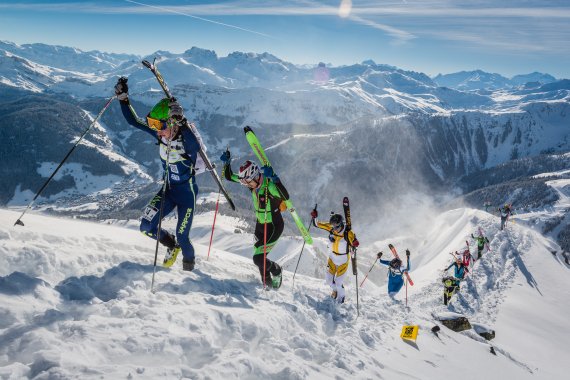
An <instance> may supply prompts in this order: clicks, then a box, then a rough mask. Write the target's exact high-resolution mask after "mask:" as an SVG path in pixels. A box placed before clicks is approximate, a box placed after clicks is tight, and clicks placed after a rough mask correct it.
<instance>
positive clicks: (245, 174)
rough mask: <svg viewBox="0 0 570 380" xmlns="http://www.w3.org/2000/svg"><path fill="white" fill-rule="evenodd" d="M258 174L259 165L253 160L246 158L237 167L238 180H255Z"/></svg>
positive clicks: (259, 172)
mask: <svg viewBox="0 0 570 380" xmlns="http://www.w3.org/2000/svg"><path fill="white" fill-rule="evenodd" d="M260 174H261V171H260V170H259V166H258V165H257V164H256V163H255V162H253V161H250V160H247V161H245V162H244V163H243V164H242V165H241V166H240V167H239V174H238V177H239V179H240V181H253V180H257V179H258V178H259V176H260Z"/></svg>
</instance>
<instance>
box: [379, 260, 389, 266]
mask: <svg viewBox="0 0 570 380" xmlns="http://www.w3.org/2000/svg"><path fill="white" fill-rule="evenodd" d="M380 264H382V265H385V266H387V267H389V266H390V261H388V260H382V259H380Z"/></svg>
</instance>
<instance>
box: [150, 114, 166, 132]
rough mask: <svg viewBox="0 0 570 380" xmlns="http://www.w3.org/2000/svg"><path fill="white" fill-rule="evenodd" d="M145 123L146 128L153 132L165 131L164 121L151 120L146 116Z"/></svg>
mask: <svg viewBox="0 0 570 380" xmlns="http://www.w3.org/2000/svg"><path fill="white" fill-rule="evenodd" d="M146 122H147V124H148V127H149V128H150V129H152V130H154V131H162V130H163V129H166V122H165V121H161V120H158V119H153V118H152V117H149V116H147V117H146Z"/></svg>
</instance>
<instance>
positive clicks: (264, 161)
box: [243, 126, 313, 244]
mask: <svg viewBox="0 0 570 380" xmlns="http://www.w3.org/2000/svg"><path fill="white" fill-rule="evenodd" d="M243 130H244V132H245V138H246V139H247V142H248V143H249V145H250V146H251V149H252V150H253V153H255V155H256V156H257V159H258V160H259V162H260V163H261V165H262V166H269V167H271V162H269V159H268V158H267V155H266V154H265V151H264V150H263V147H262V146H261V143H260V142H259V139H258V138H257V136H256V135H255V133H253V130H252V129H251V127H249V126H247V127H245V128H244V129H243ZM285 206H287V209H288V210H289V212H290V213H291V216H292V217H293V220H294V221H295V224H296V225H297V228H298V229H299V231H300V232H301V235H302V236H303V239H304V240H305V242H306V243H307V244H313V238H312V237H311V235H310V234H309V231H308V230H307V228H306V227H305V225H304V224H303V221H302V220H301V217H299V214H297V210H295V207H293V202H292V201H291V199H287V200H286V201H285Z"/></svg>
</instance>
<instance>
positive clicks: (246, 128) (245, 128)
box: [243, 125, 253, 133]
mask: <svg viewBox="0 0 570 380" xmlns="http://www.w3.org/2000/svg"><path fill="white" fill-rule="evenodd" d="M243 131H244V132H245V133H247V132H253V130H252V129H251V127H250V126H249V125H246V126H245V127H244V128H243Z"/></svg>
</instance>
